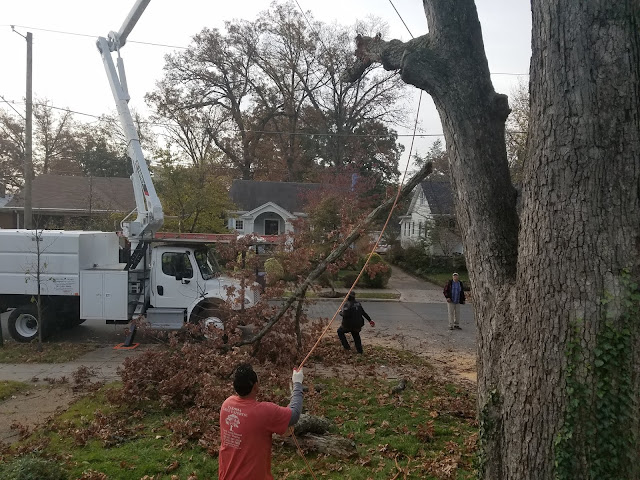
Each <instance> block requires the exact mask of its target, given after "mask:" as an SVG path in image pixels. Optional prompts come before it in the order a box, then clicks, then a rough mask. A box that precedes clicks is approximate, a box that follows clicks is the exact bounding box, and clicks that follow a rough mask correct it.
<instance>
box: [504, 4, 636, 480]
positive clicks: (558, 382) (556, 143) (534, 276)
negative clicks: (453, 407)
mask: <svg viewBox="0 0 640 480" xmlns="http://www.w3.org/2000/svg"><path fill="white" fill-rule="evenodd" d="M532 7H533V9H532V11H533V32H534V33H533V43H532V46H533V56H532V60H531V80H530V82H531V83H530V90H531V123H530V138H531V141H530V144H529V148H528V159H529V160H528V162H527V164H526V165H525V182H524V185H523V211H522V219H521V235H520V246H519V252H518V259H519V260H518V274H517V279H516V284H515V285H516V289H515V290H516V291H515V295H514V297H513V305H512V307H513V312H514V315H513V318H512V322H511V325H510V328H511V332H510V333H511V334H510V335H509V338H510V339H511V342H510V345H509V346H508V348H507V349H506V350H505V354H504V358H505V368H504V369H503V371H504V375H503V377H502V378H501V379H500V382H501V384H502V385H501V388H500V390H501V391H502V392H503V402H502V403H503V405H502V412H503V416H504V417H505V418H506V417H507V416H508V418H509V419H508V421H505V443H504V454H503V458H504V460H505V462H506V463H505V467H504V472H505V474H506V478H552V477H553V475H554V473H555V474H556V475H557V476H558V477H559V478H593V479H600V478H638V470H637V469H634V468H633V467H632V464H631V458H633V457H630V456H628V455H629V454H634V456H635V457H636V459H637V456H638V453H639V451H638V444H637V437H636V438H635V439H633V438H632V437H631V436H629V433H631V434H634V435H637V433H638V424H637V417H638V413H639V412H638V403H635V402H637V400H638V389H637V384H636V388H635V392H634V391H633V389H632V390H631V391H625V387H623V386H622V384H623V383H624V382H625V380H627V379H628V380H630V381H632V376H633V375H637V372H638V367H639V366H640V363H639V362H638V357H637V351H636V357H635V358H634V357H633V354H632V352H633V350H631V351H629V352H622V355H621V356H619V357H615V358H611V359H609V360H608V363H609V364H610V365H611V367H613V370H615V372H612V373H611V374H607V375H606V377H608V378H607V379H604V378H602V376H603V375H602V372H599V370H598V368H597V364H595V353H596V348H598V349H599V350H600V349H605V350H606V349H607V346H610V347H612V348H618V347H620V346H622V344H623V343H621V342H622V341H623V339H621V338H619V339H617V340H616V339H613V338H612V339H609V340H606V339H605V336H604V335H605V334H606V332H607V331H608V330H610V328H609V327H607V326H606V325H605V323H604V321H605V318H607V317H608V318H609V319H610V320H611V321H612V322H613V325H612V327H613V329H614V330H619V331H620V330H623V329H624V327H625V325H624V324H625V323H626V322H627V319H628V317H627V316H626V315H625V313H632V312H624V311H621V310H620V305H616V302H610V303H606V302H605V300H606V298H607V296H613V298H614V299H618V300H619V299H620V298H621V297H623V296H624V295H625V293H624V290H625V289H626V288H628V286H625V285H624V280H622V277H621V273H622V271H623V269H630V270H631V272H632V274H633V275H634V276H636V277H637V275H638V273H639V272H638V267H639V260H640V257H639V248H640V236H639V233H640V208H639V204H638V203H639V202H638V200H639V197H638V194H639V191H638V187H639V185H638V179H639V176H640V135H639V132H640V119H639V115H640V114H639V111H640V98H639V95H640V74H639V68H640V34H639V29H640V4H639V3H638V1H637V0H632V1H615V2H596V1H585V2H559V1H556V2H548V1H542V0H534V1H533V2H532ZM636 308H637V306H636ZM632 315H633V318H632V322H633V323H635V325H633V326H632V331H635V333H636V334H637V324H638V316H639V315H640V312H638V311H637V310H636V311H635V312H633V313H632ZM576 329H577V330H576ZM574 331H575V333H574V334H572V332H574ZM572 347H576V348H580V350H581V351H582V353H581V354H580V355H574V356H573V357H572V358H571V357H570V356H568V353H570V349H571V348H572ZM625 353H628V355H627V356H626V359H625ZM616 362H617V363H621V364H616ZM626 362H628V363H627V365H625V364H624V363H626ZM606 363H607V361H606V360H605V365H604V367H605V368H606ZM586 365H588V366H589V368H584V367H585V366H586ZM634 372H635V373H634ZM616 375H619V378H617V379H615V378H612V377H615V376H616ZM625 376H627V377H628V378H627V379H625ZM607 380H612V381H615V383H617V384H618V385H617V386H615V387H614V388H613V390H608V389H607V388H604V386H603V385H600V383H599V382H602V381H605V382H606V381H607ZM636 381H637V379H636ZM576 383H577V385H574V384H576ZM579 386H583V387H584V388H585V391H584V392H582V391H581V389H580V388H577V387H579ZM567 387H570V388H572V389H573V390H569V389H568V388H567ZM629 387H630V388H631V385H630V386H629ZM576 389H577V390H578V391H575V390H576ZM629 394H630V395H631V399H633V401H634V403H630V404H629V405H624V404H621V403H620V400H621V399H622V398H624V397H625V396H627V395H629ZM571 402H577V406H573V405H575V404H572V403H571ZM608 408H611V409H612V411H611V413H612V415H611V416H610V418H607V415H606V412H605V411H604V410H606V409H608ZM594 410H595V411H594ZM603 414H604V416H603ZM576 415H578V416H579V417H581V418H573V417H574V416H576ZM627 420H628V422H627ZM610 421H611V423H610ZM618 422H622V423H618ZM589 423H592V425H589ZM625 423H628V424H627V425H625ZM590 427H591V428H592V431H589V428H590ZM567 435H568V436H569V438H567V439H565V438H564V437H565V436H567ZM626 436H629V440H631V442H632V443H635V447H633V446H632V445H622V444H617V443H616V442H617V441H618V440H621V439H623V437H626ZM556 440H557V443H556V444H555V446H554V441H556ZM605 443H608V444H609V445H610V446H611V447H613V448H612V449H611V451H609V450H608V447H607V446H606V445H604V444H605ZM625 447H626V448H625ZM629 448H631V449H629ZM554 459H557V460H558V462H559V465H558V466H559V468H558V471H556V472H554ZM598 462H601V463H603V464H604V465H599V464H598ZM625 465H626V466H628V467H629V468H628V469H627V468H625ZM632 470H635V472H632Z"/></svg>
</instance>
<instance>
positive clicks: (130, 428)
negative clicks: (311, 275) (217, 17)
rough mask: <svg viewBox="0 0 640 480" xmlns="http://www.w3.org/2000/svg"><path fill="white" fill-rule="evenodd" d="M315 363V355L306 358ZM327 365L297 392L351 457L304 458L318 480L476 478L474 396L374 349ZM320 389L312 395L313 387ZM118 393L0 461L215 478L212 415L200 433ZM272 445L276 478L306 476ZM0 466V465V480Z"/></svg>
mask: <svg viewBox="0 0 640 480" xmlns="http://www.w3.org/2000/svg"><path fill="white" fill-rule="evenodd" d="M320 350H322V348H319V349H318V351H320ZM338 352H339V345H335V342H334V343H332V344H331V345H330V347H327V348H325V350H324V353H322V354H319V355H324V358H329V357H331V358H335V357H337V356H338ZM314 361H316V358H315V357H314V358H312V359H311V360H310V362H314ZM382 365H384V366H385V368H394V369H396V370H397V371H401V372H403V373H406V375H407V378H408V379H409V382H408V385H407V388H406V389H405V390H404V391H402V392H400V393H398V394H396V393H392V392H391V388H392V387H393V386H394V385H396V384H397V380H388V379H386V378H385V376H384V375H382V374H378V373H376V372H377V370H376V368H377V367H380V366H382ZM332 367H333V368H324V369H318V370H315V371H317V372H325V373H323V374H320V373H313V372H314V369H313V368H309V370H308V371H306V372H305V385H307V386H309V390H310V391H309V392H307V393H305V399H304V404H305V409H306V410H307V411H308V413H311V414H313V415H320V416H324V417H326V418H327V419H329V420H330V422H331V424H332V426H331V430H330V433H332V434H335V435H340V436H342V437H344V438H347V439H350V440H352V441H353V442H354V443H355V446H356V449H357V456H354V457H352V458H348V459H345V458H338V457H335V456H332V455H325V454H318V453H314V452H306V454H305V456H306V459H307V461H308V462H309V464H310V466H311V468H312V469H313V471H314V473H315V475H316V477H317V478H335V479H354V480H355V479H362V480H366V479H381V480H382V479H389V478H408V479H440V478H441V479H445V478H447V479H451V478H453V479H457V480H462V479H472V478H475V477H474V475H475V472H474V468H473V462H474V459H475V444H476V438H477V422H476V420H475V398H474V394H473V393H472V392H470V391H469V390H467V389H465V388H464V387H462V386H459V385H455V384H451V383H443V382H442V381H439V380H437V379H435V378H434V376H433V369H432V367H431V366H430V365H429V364H427V363H426V362H425V361H424V360H423V359H421V358H420V357H417V356H415V355H413V354H411V353H408V352H406V351H398V350H391V349H387V348H381V347H372V348H370V349H369V350H368V351H367V352H365V355H364V356H356V355H352V356H345V357H342V358H341V360H340V362H339V363H334V364H333V365H332ZM340 369H341V370H340ZM339 371H342V372H348V376H347V377H348V378H345V375H344V374H338V375H336V374H335V372H339ZM332 372H334V373H332ZM220 382H221V383H220V387H219V388H221V389H225V390H224V391H227V390H228V389H229V385H228V379H225V380H220ZM320 383H321V384H322V388H321V389H319V390H318V391H316V390H314V388H312V386H313V385H317V384H320ZM120 388H122V386H121V385H114V384H112V385H107V386H105V387H103V388H102V389H100V390H98V391H97V392H94V393H90V394H88V395H86V396H85V397H83V398H81V399H80V400H79V401H77V402H76V403H75V404H73V405H72V406H71V407H70V408H69V409H68V410H67V411H66V412H64V413H62V414H60V415H58V416H56V417H55V418H53V419H52V420H50V421H49V423H48V424H47V425H46V427H43V428H41V429H40V430H37V431H36V432H35V433H33V434H32V435H31V436H30V437H28V438H27V439H25V440H22V441H21V442H18V443H16V444H14V445H13V446H12V448H11V449H10V451H8V452H4V454H2V460H3V462H4V463H5V465H6V464H8V463H10V462H11V461H13V460H14V459H15V456H20V455H24V454H26V453H29V452H37V454H38V455H40V456H42V457H45V458H49V459H51V460H52V461H54V462H56V463H58V464H59V465H61V466H62V467H63V468H64V469H65V470H66V471H67V472H68V474H69V478H73V479H77V478H81V477H82V478H84V479H102V480H104V479H119V480H128V479H131V480H134V479H135V480H139V479H142V478H145V479H147V480H151V479H153V480H160V479H167V480H173V479H192V480H195V479H213V478H217V449H218V446H217V442H218V438H219V432H218V430H217V411H215V412H212V413H213V415H212V416H210V417H208V418H209V420H208V421H209V422H211V423H210V425H212V426H213V428H210V426H209V430H208V432H209V433H204V434H203V433H202V432H203V431H204V430H205V429H204V427H205V425H204V424H203V422H202V421H201V422H200V423H198V422H195V421H193V420H187V418H188V417H187V415H186V412H184V411H180V410H175V409H162V408H160V407H159V405H158V404H157V403H155V402H146V403H145V404H144V405H143V406H141V405H137V406H134V405H127V406H124V407H115V406H113V405H111V404H110V403H109V400H108V397H109V394H108V391H109V390H110V389H120ZM216 388H218V387H216ZM262 388H264V389H266V388H268V384H267V383H265V384H264V385H263V386H262ZM176 419H179V420H184V421H185V422H186V423H185V425H188V428H189V431H190V432H191V433H190V434H189V435H186V436H185V431H183V432H181V433H182V434H181V435H177V434H176V433H174V432H172V431H171V429H170V428H169V427H168V425H167V421H171V420H176ZM205 423H206V422H205ZM273 445H274V446H273V461H272V471H273V475H274V478H278V479H285V478H286V479H312V476H311V474H310V473H309V472H308V471H307V469H306V466H305V464H304V461H303V460H302V458H301V457H300V456H299V454H298V453H297V451H296V450H295V449H293V448H291V447H289V446H287V445H285V444H284V441H283V440H282V439H280V438H279V437H275V439H274V443H273ZM2 468H3V464H2V463H0V477H1V476H2ZM100 473H102V474H103V475H104V476H100ZM83 475H84V476H83Z"/></svg>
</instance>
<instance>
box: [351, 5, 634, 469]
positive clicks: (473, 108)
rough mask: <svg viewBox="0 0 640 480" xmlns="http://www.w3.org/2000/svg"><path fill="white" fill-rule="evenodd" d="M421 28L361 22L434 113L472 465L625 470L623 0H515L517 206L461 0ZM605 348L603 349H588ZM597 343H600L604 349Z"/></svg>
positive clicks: (627, 12) (368, 53)
mask: <svg viewBox="0 0 640 480" xmlns="http://www.w3.org/2000/svg"><path fill="white" fill-rule="evenodd" d="M424 10H425V14H426V17H427V22H428V24H429V33H428V34H426V35H422V36H420V37H418V38H416V39H414V40H411V41H409V42H406V43H404V42H401V41H398V40H391V41H389V42H386V41H383V40H381V39H380V38H372V37H360V38H359V39H358V40H357V43H358V48H357V51H356V55H357V57H358V62H357V63H356V64H355V65H354V66H353V68H352V69H350V70H349V71H348V72H347V75H348V76H349V77H350V78H351V79H357V78H358V77H359V75H360V73H361V72H362V71H364V69H365V68H367V67H368V66H369V65H370V64H371V63H372V62H379V63H382V65H383V66H384V67H385V68H387V69H389V70H398V71H400V72H401V73H400V74H401V77H402V79H403V80H404V81H405V82H407V83H409V84H411V85H414V86H416V87H418V88H420V89H423V90H425V91H426V92H428V93H429V94H430V95H431V96H432V97H433V100H434V102H435V105H436V107H437V109H438V112H439V114H440V118H441V120H442V124H443V129H444V134H445V139H446V143H447V151H448V154H449V161H450V164H451V179H452V185H453V187H454V191H455V203H456V212H457V218H458V221H459V222H460V225H461V228H462V230H463V231H464V232H465V236H464V240H465V241H464V243H465V254H466V259H467V265H468V267H469V269H470V274H471V281H472V284H473V285H474V302H475V303H474V307H475V314H476V320H477V324H478V342H479V345H478V393H479V395H478V404H479V416H480V425H481V438H480V439H481V452H480V458H481V465H480V474H481V477H482V478H485V479H491V480H502V479H524V478H536V479H554V478H555V479H569V478H593V479H595V478H633V479H637V478H639V475H640V470H639V467H638V463H637V462H635V461H632V460H631V459H632V458H637V452H638V451H639V447H640V445H639V442H640V435H639V432H638V430H639V426H638V422H639V416H638V401H639V396H640V375H638V372H639V371H640V348H639V347H640V340H639V339H640V335H639V332H638V330H639V328H640V323H639V322H638V321H637V319H638V315H639V312H640V305H639V301H638V294H637V288H638V287H637V280H638V276H639V273H640V248H638V238H640V208H639V205H638V198H640V191H639V189H640V186H639V182H638V178H639V177H640V120H639V119H640V117H639V116H638V112H639V111H640V95H639V93H638V92H639V91H640V62H638V58H640V30H639V29H638V28H637V25H639V24H640V9H639V8H638V4H637V2H635V1H621V2H609V3H606V2H596V1H590V2H560V1H557V0H532V12H533V41H532V47H533V49H532V50H533V55H532V61H531V79H530V81H531V90H530V92H531V117H530V118H531V124H530V129H529V133H530V138H529V143H528V149H527V161H526V163H525V168H524V172H523V173H524V175H523V198H522V212H521V215H520V218H518V213H517V211H516V195H515V189H514V187H513V185H512V184H511V181H510V175H509V164H508V161H507V153H506V146H505V121H506V119H507V116H508V114H509V106H508V103H507V98H506V96H504V95H500V94H497V93H496V92H495V90H494V89H493V85H492V83H491V78H490V74H489V68H488V63H487V59H486V56H485V52H484V47H483V41H482V33H481V28H480V22H479V20H478V15H477V12H476V8H475V4H474V2H473V1H472V0H460V1H458V2H449V1H446V0H425V1H424ZM605 352H606V353H605ZM612 352H615V354H613V353H612Z"/></svg>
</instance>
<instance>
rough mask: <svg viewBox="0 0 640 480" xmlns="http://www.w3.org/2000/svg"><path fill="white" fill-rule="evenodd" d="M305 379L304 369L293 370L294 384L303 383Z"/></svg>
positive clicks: (292, 378)
mask: <svg viewBox="0 0 640 480" xmlns="http://www.w3.org/2000/svg"><path fill="white" fill-rule="evenodd" d="M303 378H304V373H303V372H302V368H301V369H300V370H295V369H294V370H293V375H291V381H292V382H293V383H302V379H303Z"/></svg>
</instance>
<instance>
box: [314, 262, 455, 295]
mask: <svg viewBox="0 0 640 480" xmlns="http://www.w3.org/2000/svg"><path fill="white" fill-rule="evenodd" d="M347 291H348V289H346V288H339V289H336V293H340V294H341V295H340V297H344V296H345V295H346V294H347ZM321 292H322V293H324V294H326V293H329V292H331V289H329V288H323V289H322V290H321ZM354 292H355V293H356V298H357V297H358V294H359V293H369V294H372V295H375V294H385V293H391V294H396V295H400V298H399V299H398V300H396V299H384V298H367V299H366V301H367V302H406V303H445V298H444V295H443V294H442V287H441V286H438V285H434V284H433V283H430V282H427V281H426V280H422V279H420V278H416V277H414V276H412V275H409V274H408V273H406V272H404V271H403V270H401V269H400V268H399V267H397V266H395V265H394V266H393V267H392V273H391V278H390V279H389V283H388V284H387V288H360V287H356V288H355V289H354ZM340 297H336V298H340ZM336 298H327V297H318V298H314V300H335V299H336Z"/></svg>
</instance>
